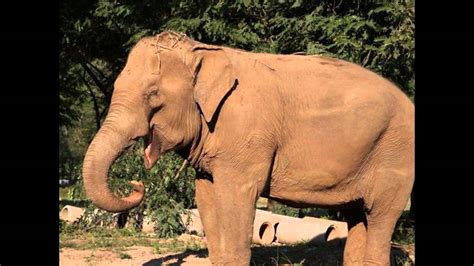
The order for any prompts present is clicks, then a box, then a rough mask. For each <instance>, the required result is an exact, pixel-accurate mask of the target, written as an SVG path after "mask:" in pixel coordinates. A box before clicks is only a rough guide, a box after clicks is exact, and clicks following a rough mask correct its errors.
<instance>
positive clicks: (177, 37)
mask: <svg viewBox="0 0 474 266" xmlns="http://www.w3.org/2000/svg"><path fill="white" fill-rule="evenodd" d="M165 35H167V36H168V37H169V40H170V41H171V43H168V45H166V44H163V43H162V41H161V37H163V36H165ZM185 38H189V37H188V36H187V35H186V34H184V33H181V32H175V31H166V32H162V33H160V34H157V35H156V42H155V44H153V46H154V47H155V48H156V52H157V53H160V52H161V51H163V50H168V51H170V50H173V49H174V48H175V47H176V45H178V44H179V43H180V42H182V41H183V40H184V39H185Z"/></svg>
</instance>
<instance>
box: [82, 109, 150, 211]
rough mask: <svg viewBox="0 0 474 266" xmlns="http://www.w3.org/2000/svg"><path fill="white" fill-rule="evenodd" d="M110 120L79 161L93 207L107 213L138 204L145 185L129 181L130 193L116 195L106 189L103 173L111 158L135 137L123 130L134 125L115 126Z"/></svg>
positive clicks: (106, 172)
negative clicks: (82, 161)
mask: <svg viewBox="0 0 474 266" xmlns="http://www.w3.org/2000/svg"><path fill="white" fill-rule="evenodd" d="M108 118H110V117H108ZM110 120H111V119H106V121H105V122H104V125H103V127H102V128H101V129H100V130H99V132H98V133H97V135H96V136H95V137H94V140H93V141H92V143H91V144H90V146H89V148H88V150H87V153H86V156H85V158H84V164H83V178H84V188H85V192H86V194H87V196H88V197H89V198H90V199H91V200H92V202H93V203H94V204H95V205H97V207H99V208H101V209H104V210H106V211H110V212H123V211H127V210H130V209H132V208H134V207H136V206H138V205H139V204H140V202H141V201H142V200H143V196H144V191H145V188H144V186H143V184H142V183H141V182H136V181H132V182H131V183H132V186H133V187H134V191H133V192H132V194H131V195H130V196H128V197H124V198H120V197H117V196H116V195H114V193H113V192H112V191H111V190H110V188H109V186H108V183H107V176H108V171H109V168H110V166H111V165H112V163H113V162H114V161H115V159H116V158H117V157H118V156H119V155H120V154H121V153H122V152H123V151H124V150H125V149H126V148H128V147H130V146H131V145H132V144H133V143H134V139H135V138H136V137H138V136H137V134H136V132H134V133H129V132H127V131H131V130H132V129H133V128H134V127H126V126H122V127H117V126H116V125H117V123H113V121H110ZM135 131H136V127H135Z"/></svg>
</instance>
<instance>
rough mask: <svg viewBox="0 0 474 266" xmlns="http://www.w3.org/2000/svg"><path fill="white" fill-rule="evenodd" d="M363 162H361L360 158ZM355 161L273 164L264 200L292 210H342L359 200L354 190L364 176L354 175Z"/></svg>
mask: <svg viewBox="0 0 474 266" xmlns="http://www.w3.org/2000/svg"><path fill="white" fill-rule="evenodd" d="M361 160H362V158H361ZM354 162H355V161H353V160H351V162H349V161H347V162H345V165H346V166H348V167H341V164H340V163H341V161H331V160H328V159H327V160H320V161H310V160H305V159H298V160H293V161H292V162H287V163H286V164H285V160H280V161H278V162H275V164H274V165H275V167H274V169H273V170H274V171H273V172H272V175H271V177H270V182H269V183H270V185H269V186H268V189H267V190H266V191H264V193H263V196H266V197H269V198H272V199H275V200H277V201H280V202H282V203H284V204H287V205H290V206H294V207H311V206H314V207H344V206H346V205H351V204H352V203H354V202H356V201H358V200H360V199H361V198H362V196H363V195H362V194H361V193H360V191H358V190H357V187H360V186H359V185H360V184H361V182H362V179H363V175H359V174H358V175H355V174H354V173H355V172H358V171H357V168H358V167H360V165H356V164H355V163H354Z"/></svg>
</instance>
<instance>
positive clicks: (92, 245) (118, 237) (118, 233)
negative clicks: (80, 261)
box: [59, 224, 158, 249]
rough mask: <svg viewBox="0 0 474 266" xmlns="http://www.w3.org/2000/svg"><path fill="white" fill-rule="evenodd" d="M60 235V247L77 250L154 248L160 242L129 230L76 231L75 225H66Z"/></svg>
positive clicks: (100, 229)
mask: <svg viewBox="0 0 474 266" xmlns="http://www.w3.org/2000/svg"><path fill="white" fill-rule="evenodd" d="M63 227H64V228H63V230H62V232H61V233H60V237H59V239H60V242H59V243H60V247H61V248H63V247H70V248H75V249H96V248H121V247H130V246H148V247H150V246H152V244H153V242H156V241H158V240H156V239H154V238H149V237H147V236H146V235H145V234H143V233H141V232H136V231H134V230H133V229H129V228H122V229H116V228H100V227H98V228H94V229H93V230H75V229H74V228H75V227H74V225H69V224H66V225H64V226H63Z"/></svg>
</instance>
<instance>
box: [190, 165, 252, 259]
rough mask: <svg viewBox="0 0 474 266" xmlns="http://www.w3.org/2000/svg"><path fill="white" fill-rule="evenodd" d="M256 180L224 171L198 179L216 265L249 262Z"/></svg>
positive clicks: (200, 203)
mask: <svg viewBox="0 0 474 266" xmlns="http://www.w3.org/2000/svg"><path fill="white" fill-rule="evenodd" d="M257 180H258V179H257V178H254V175H252V174H250V175H248V176H243V175H242V173H239V174H237V173H236V172H235V171H224V170H221V171H216V172H215V173H214V175H213V178H212V180H209V179H197V181H196V199H197V205H198V208H199V213H200V215H201V220H202V223H203V226H204V232H205V234H206V239H207V246H208V249H209V258H210V260H211V262H212V263H213V264H215V265H249V263H250V257H251V252H250V245H251V241H252V231H253V230H252V226H253V220H254V216H255V202H256V200H257V197H258V186H257V185H258V184H257V183H258V182H257Z"/></svg>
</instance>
